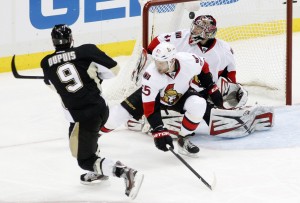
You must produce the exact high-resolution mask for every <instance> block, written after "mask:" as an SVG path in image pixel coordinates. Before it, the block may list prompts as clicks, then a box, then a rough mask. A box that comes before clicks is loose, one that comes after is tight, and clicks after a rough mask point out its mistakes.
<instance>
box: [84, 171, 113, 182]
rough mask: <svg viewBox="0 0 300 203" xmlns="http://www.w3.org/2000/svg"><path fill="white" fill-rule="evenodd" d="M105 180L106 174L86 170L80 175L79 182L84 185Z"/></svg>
mask: <svg viewBox="0 0 300 203" xmlns="http://www.w3.org/2000/svg"><path fill="white" fill-rule="evenodd" d="M105 180H108V176H105V175H101V174H98V173H95V172H88V173H85V174H82V175H81V176H80V183H81V184H84V185H92V184H97V183H100V182H102V181H105Z"/></svg>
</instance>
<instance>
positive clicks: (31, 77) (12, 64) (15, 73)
mask: <svg viewBox="0 0 300 203" xmlns="http://www.w3.org/2000/svg"><path fill="white" fill-rule="evenodd" d="M11 71H12V73H13V75H14V77H15V78H18V79H44V77H43V76H30V75H19V73H18V71H17V68H16V63H15V55H14V56H13V57H12V60H11Z"/></svg>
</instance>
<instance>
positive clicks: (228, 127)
mask: <svg viewBox="0 0 300 203" xmlns="http://www.w3.org/2000/svg"><path fill="white" fill-rule="evenodd" d="M210 118H211V119H210V123H209V129H210V135H213V136H218V137H223V138H239V137H244V136H247V135H249V134H251V133H252V132H254V131H255V130H258V131H260V130H269V129H271V128H272V127H273V125H274V108H273V107H268V106H252V107H244V108H241V109H236V110H223V109H212V111H211V117H210Z"/></svg>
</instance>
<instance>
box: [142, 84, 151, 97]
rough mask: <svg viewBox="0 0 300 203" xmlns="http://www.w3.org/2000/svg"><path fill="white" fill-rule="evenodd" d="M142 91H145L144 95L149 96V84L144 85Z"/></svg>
mask: <svg viewBox="0 0 300 203" xmlns="http://www.w3.org/2000/svg"><path fill="white" fill-rule="evenodd" d="M142 92H143V94H144V95H146V96H149V95H150V94H151V90H150V87H149V86H147V85H143V87H142Z"/></svg>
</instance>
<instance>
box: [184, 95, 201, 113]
mask: <svg viewBox="0 0 300 203" xmlns="http://www.w3.org/2000/svg"><path fill="white" fill-rule="evenodd" d="M184 109H185V110H186V111H187V112H188V113H189V114H191V115H194V116H196V117H201V118H202V117H203V115H204V113H205V110H206V101H205V99H203V98H202V97H199V96H196V95H192V96H190V97H189V98H188V99H187V100H186V102H185V104H184Z"/></svg>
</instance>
